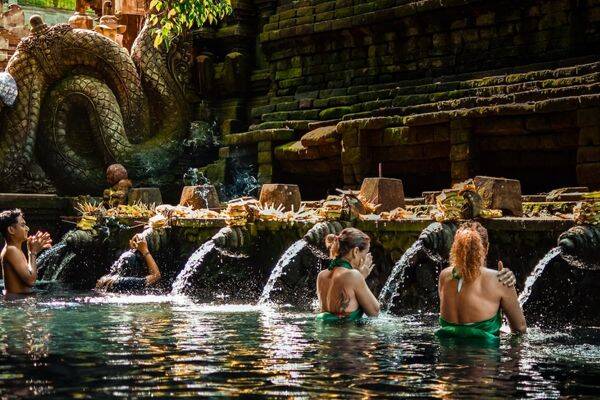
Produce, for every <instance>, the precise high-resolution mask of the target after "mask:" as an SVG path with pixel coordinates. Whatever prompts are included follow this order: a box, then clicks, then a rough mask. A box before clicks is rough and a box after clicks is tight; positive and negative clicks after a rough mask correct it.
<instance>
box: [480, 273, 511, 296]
mask: <svg viewBox="0 0 600 400" xmlns="http://www.w3.org/2000/svg"><path fill="white" fill-rule="evenodd" d="M481 277H482V278H483V282H484V285H485V286H486V287H487V288H489V289H494V290H499V291H503V290H504V289H505V288H508V287H507V286H505V285H503V284H502V283H500V281H499V280H498V270H495V269H491V268H483V272H482V273H481Z"/></svg>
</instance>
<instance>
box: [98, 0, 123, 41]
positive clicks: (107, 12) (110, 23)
mask: <svg viewBox="0 0 600 400" xmlns="http://www.w3.org/2000/svg"><path fill="white" fill-rule="evenodd" d="M126 28H127V27H126V26H125V25H120V24H119V20H118V18H117V17H116V16H115V15H113V7H112V3H111V2H110V1H109V0H107V1H105V2H104V3H103V6H102V17H101V18H100V21H99V24H98V25H97V26H96V27H95V28H94V30H95V31H96V32H98V33H100V34H101V35H103V36H106V37H107V38H109V39H110V40H112V41H113V42H117V43H119V44H122V39H123V38H122V36H121V35H122V34H123V33H124V32H125V29H126ZM117 35H119V37H117Z"/></svg>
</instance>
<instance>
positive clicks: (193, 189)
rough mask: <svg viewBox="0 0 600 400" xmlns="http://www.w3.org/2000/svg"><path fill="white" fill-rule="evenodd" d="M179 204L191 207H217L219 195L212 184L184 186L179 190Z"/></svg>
mask: <svg viewBox="0 0 600 400" xmlns="http://www.w3.org/2000/svg"><path fill="white" fill-rule="evenodd" d="M179 205H182V206H189V207H192V208H193V209H196V210H198V209H201V208H218V207H219V195H218V194H217V190H216V189H215V187H214V186H213V185H196V186H185V187H184V188H183V190H182V192H181V199H180V200H179Z"/></svg>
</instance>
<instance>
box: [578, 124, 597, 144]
mask: <svg viewBox="0 0 600 400" xmlns="http://www.w3.org/2000/svg"><path fill="white" fill-rule="evenodd" d="M579 145H580V146H597V145H600V125H596V126H584V127H583V128H581V129H580V130H579Z"/></svg>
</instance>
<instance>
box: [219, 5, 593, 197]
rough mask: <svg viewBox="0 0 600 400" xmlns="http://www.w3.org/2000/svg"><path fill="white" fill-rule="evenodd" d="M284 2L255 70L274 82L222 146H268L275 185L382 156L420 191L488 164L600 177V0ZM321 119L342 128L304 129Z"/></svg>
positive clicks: (555, 180)
mask: <svg viewBox="0 0 600 400" xmlns="http://www.w3.org/2000/svg"><path fill="white" fill-rule="evenodd" d="M271 13H272V14H270V15H269V13H263V20H266V19H267V15H268V22H266V23H264V24H262V25H260V26H259V32H258V41H257V49H256V51H255V54H256V56H255V62H254V70H253V71H252V73H251V77H252V78H253V79H252V80H251V83H252V84H254V83H255V82H256V83H258V82H261V85H260V87H261V88H262V91H259V90H256V87H258V85H256V86H254V85H253V86H252V87H251V91H250V93H249V95H250V96H251V98H250V99H249V100H248V101H247V104H248V106H249V115H248V120H247V126H248V129H247V130H246V131H241V130H230V131H229V132H224V133H225V135H224V144H225V147H224V148H223V149H222V150H221V156H222V157H223V158H228V157H229V158H235V157H237V156H238V154H242V153H243V154H246V155H248V154H254V155H253V156H251V158H250V159H251V160H255V162H256V164H257V171H258V174H259V179H260V180H261V181H262V182H271V181H287V182H295V181H298V182H300V183H301V184H302V183H303V182H304V183H306V185H305V186H309V184H310V183H311V182H315V180H316V181H319V180H320V181H322V182H324V185H322V188H321V191H322V192H325V191H326V190H327V189H331V188H332V187H335V186H336V185H337V186H342V185H345V186H349V187H356V186H357V185H358V184H360V181H361V180H362V178H364V177H366V176H373V175H375V174H376V173H377V171H378V167H379V164H380V163H382V164H383V165H382V169H383V172H384V175H385V176H390V177H398V178H401V179H403V180H404V181H405V182H407V185H406V189H407V192H408V193H409V195H415V194H419V193H420V191H421V190H427V189H434V188H440V187H441V186H447V185H449V184H450V183H451V182H453V181H458V180H461V179H464V178H466V177H468V176H471V175H473V174H474V173H493V174H496V175H504V176H507V177H515V178H520V179H523V180H524V190H525V191H526V192H534V191H540V190H547V189H549V188H552V187H556V186H560V185H570V184H573V185H574V184H579V185H588V186H591V187H599V186H600V181H599V180H598V178H596V176H600V157H597V153H598V151H599V150H598V145H599V143H600V139H599V136H600V134H599V132H598V125H597V124H596V122H594V120H593V118H592V117H591V115H593V111H592V110H594V109H596V107H598V106H599V105H600V103H599V93H600V91H599V89H600V83H599V80H598V77H599V73H600V70H599V67H600V64H599V62H600V58H599V57H598V50H599V49H600V2H599V1H597V0H589V1H579V2H571V1H566V0H552V1H541V0H527V1H505V0H504V1H496V2H488V1H481V0H460V1H458V0H449V1H441V0H422V1H406V0H377V1H353V0H326V1H323V0H303V1H295V2H289V1H280V2H278V3H277V6H276V9H275V10H274V12H273V11H271ZM322 127H331V128H332V129H333V130H334V131H335V132H336V134H335V135H333V136H332V137H330V138H329V139H327V140H326V141H324V142H323V143H315V142H307V141H306V140H302V139H303V138H304V135H306V134H311V132H313V131H314V130H316V129H318V128H322ZM495 160H497V161H498V162H497V163H496V162H495ZM544 160H546V161H544ZM590 171H592V172H590Z"/></svg>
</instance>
